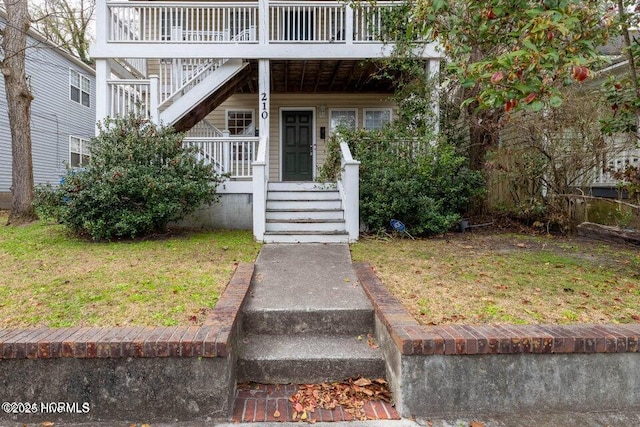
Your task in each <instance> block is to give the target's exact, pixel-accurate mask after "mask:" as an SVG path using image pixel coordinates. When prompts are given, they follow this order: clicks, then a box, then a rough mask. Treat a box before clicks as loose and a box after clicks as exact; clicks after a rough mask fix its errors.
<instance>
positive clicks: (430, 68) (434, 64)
mask: <svg viewBox="0 0 640 427" xmlns="http://www.w3.org/2000/svg"><path fill="white" fill-rule="evenodd" d="M439 75H440V59H430V60H429V62H427V78H428V82H427V84H428V85H431V111H433V133H434V135H435V136H436V137H437V135H438V134H439V133H440V84H439V83H438V81H439V80H438V76H439ZM433 143H435V141H433Z"/></svg>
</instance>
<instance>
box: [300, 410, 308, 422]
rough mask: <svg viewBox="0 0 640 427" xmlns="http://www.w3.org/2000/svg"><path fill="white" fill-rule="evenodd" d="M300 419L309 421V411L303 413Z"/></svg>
mask: <svg viewBox="0 0 640 427" xmlns="http://www.w3.org/2000/svg"><path fill="white" fill-rule="evenodd" d="M300 419H301V420H302V421H304V420H306V419H307V411H304V412H303V413H302V415H300Z"/></svg>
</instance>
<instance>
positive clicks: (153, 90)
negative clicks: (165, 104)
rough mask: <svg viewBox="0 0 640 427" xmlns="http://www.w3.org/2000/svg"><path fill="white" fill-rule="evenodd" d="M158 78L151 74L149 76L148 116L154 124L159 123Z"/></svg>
mask: <svg viewBox="0 0 640 427" xmlns="http://www.w3.org/2000/svg"><path fill="white" fill-rule="evenodd" d="M159 99H160V78H159V77H158V76H157V75H155V74H152V75H150V76H149V118H150V119H151V121H152V122H153V123H155V124H160V111H159V109H158V105H160V101H159Z"/></svg>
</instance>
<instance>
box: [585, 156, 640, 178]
mask: <svg viewBox="0 0 640 427" xmlns="http://www.w3.org/2000/svg"><path fill="white" fill-rule="evenodd" d="M628 166H633V167H640V149H635V150H624V151H620V152H618V153H616V154H615V155H613V156H612V157H610V158H609V159H605V160H604V161H603V167H602V168H600V170H598V171H597V172H596V174H595V177H594V179H593V181H592V184H591V185H592V186H596V187H597V186H605V187H615V186H616V185H617V183H618V182H619V181H618V180H616V179H615V178H613V177H612V176H611V171H615V172H619V171H623V170H625V169H626V168H627V167H628Z"/></svg>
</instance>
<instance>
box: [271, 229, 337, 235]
mask: <svg viewBox="0 0 640 427" xmlns="http://www.w3.org/2000/svg"><path fill="white" fill-rule="evenodd" d="M264 234H268V235H270V236H273V235H278V234H282V235H287V236H295V235H302V236H314V235H324V236H332V235H340V236H343V235H348V234H349V233H347V232H346V231H342V230H333V231H265V232H264Z"/></svg>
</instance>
